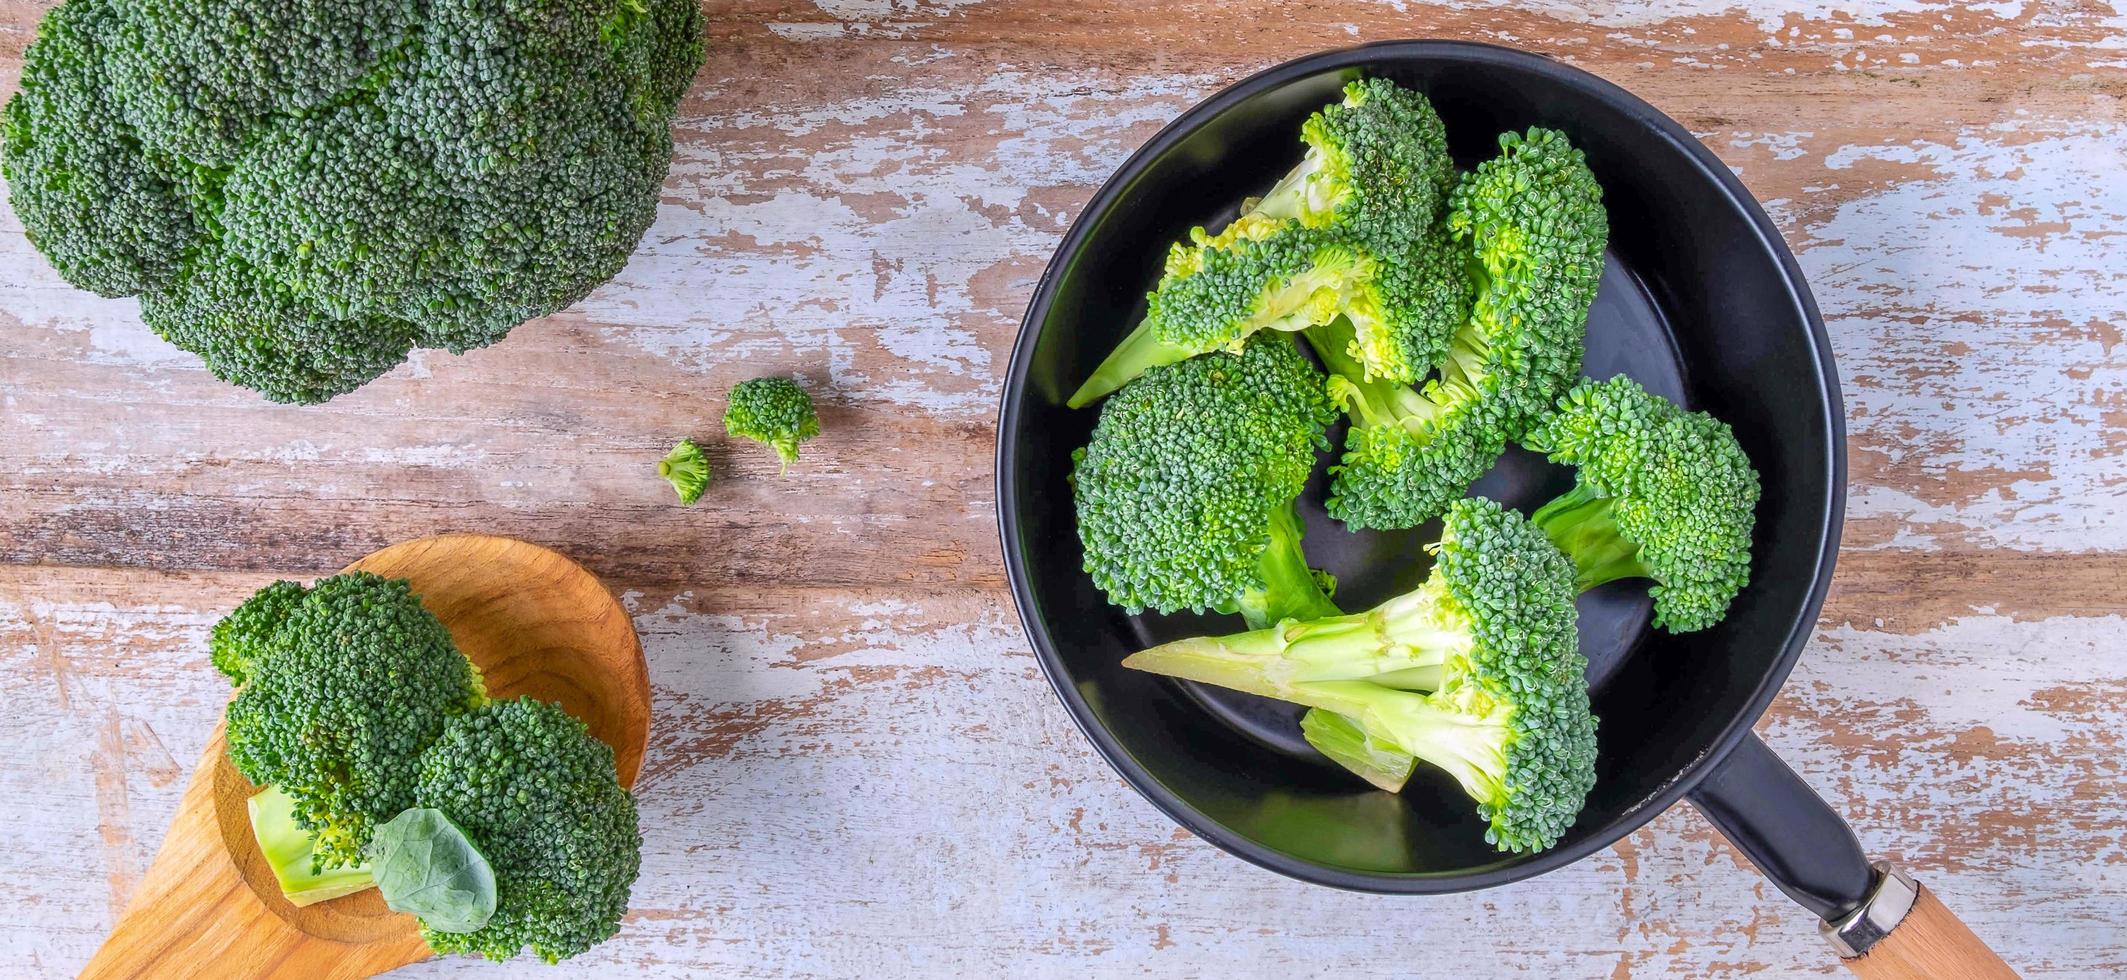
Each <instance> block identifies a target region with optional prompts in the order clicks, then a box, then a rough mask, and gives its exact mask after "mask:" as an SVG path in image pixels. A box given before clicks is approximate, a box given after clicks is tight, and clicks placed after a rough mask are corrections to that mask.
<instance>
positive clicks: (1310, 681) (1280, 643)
mask: <svg viewBox="0 0 2127 980" xmlns="http://www.w3.org/2000/svg"><path fill="white" fill-rule="evenodd" d="M1445 596H1446V593H1445V591H1444V588H1443V587H1441V586H1439V585H1436V584H1432V583H1428V584H1427V585H1425V586H1421V587H1419V588H1418V589H1416V590H1414V591H1412V592H1408V593H1405V594H1404V595H1402V596H1398V597H1397V598H1395V599H1391V600H1389V601H1388V602H1385V603H1382V604H1381V605H1379V606H1376V607H1374V608H1373V609H1370V610H1367V611H1366V612H1363V613H1351V614H1347V615H1338V616H1328V617H1324V618H1320V619H1313V620H1300V619H1291V620H1286V621H1283V622H1279V623H1277V624H1275V625H1272V626H1267V627H1260V628H1257V629H1253V630H1250V631H1249V632H1246V633H1237V634H1234V635H1232V636H1223V637H1193V638H1191V639H1186V640H1177V641H1175V642H1173V643H1166V644H1162V645H1160V646H1156V647H1153V648H1151V649H1149V650H1143V651H1140V652H1138V653H1135V654H1132V655H1131V656H1130V657H1128V658H1127V659H1125V660H1124V661H1123V666H1125V667H1131V668H1134V669H1137V670H1145V671H1151V672H1152V673H1155V674H1165V675H1167V676H1169V677H1179V678H1182V679H1184V680H1193V681H1200V682H1203V683H1206V684H1216V685H1218V686H1220V687H1227V688H1232V689H1234V690H1237V691H1245V692H1247V693H1249V694H1260V695H1262V696H1264V697H1269V698H1277V699H1278V700H1281V701H1292V702H1295V703H1298V704H1304V705H1308V706H1309V707H1315V708H1325V709H1328V710H1330V711H1337V712H1341V713H1343V714H1356V711H1354V710H1347V709H1348V708H1357V709H1364V708H1365V707H1366V704H1365V702H1363V701H1360V702H1353V701H1350V700H1348V699H1345V698H1341V697H1339V698H1331V697H1328V696H1326V692H1324V691H1323V690H1321V685H1322V683H1323V682H1332V681H1348V680H1367V681H1369V682H1370V683H1369V684H1368V685H1367V686H1370V687H1379V688H1380V689H1382V690H1391V688H1387V687H1381V685H1380V684H1379V683H1371V682H1372V681H1374V680H1375V679H1385V680H1387V681H1390V682H1396V683H1418V682H1422V681H1425V680H1430V681H1431V682H1433V683H1438V680H1439V674H1440V670H1441V668H1442V667H1443V666H1444V665H1445V664H1447V662H1448V661H1449V660H1450V659H1451V658H1455V657H1461V656H1466V655H1467V654H1468V653H1469V651H1470V650H1471V649H1472V648H1473V645H1474V638H1473V637H1472V635H1471V634H1470V633H1469V631H1468V630H1467V629H1466V628H1464V627H1463V626H1462V624H1461V623H1460V617H1458V616H1456V615H1454V614H1452V613H1449V612H1447V611H1446V610H1445V609H1443V608H1442V607H1441V603H1442V600H1443V599H1444V598H1445Z"/></svg>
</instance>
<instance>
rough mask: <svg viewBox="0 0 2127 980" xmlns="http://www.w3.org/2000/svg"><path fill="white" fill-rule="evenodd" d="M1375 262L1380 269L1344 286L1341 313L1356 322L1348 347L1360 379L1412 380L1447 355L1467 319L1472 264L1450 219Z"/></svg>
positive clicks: (1422, 374) (1437, 224) (1403, 381)
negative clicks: (1397, 257)
mask: <svg viewBox="0 0 2127 980" xmlns="http://www.w3.org/2000/svg"><path fill="white" fill-rule="evenodd" d="M1395 254H1400V255H1403V256H1405V258H1404V259H1402V260H1400V261H1380V262H1376V263H1375V264H1374V268H1375V269H1377V270H1378V271H1379V274H1378V275H1377V276H1375V277H1374V278H1373V279H1372V280H1370V281H1364V282H1357V283H1354V284H1352V285H1351V286H1350V287H1349V288H1348V289H1347V296H1346V299H1345V302H1344V305H1343V313H1344V315H1345V317H1346V318H1348V319H1349V320H1350V321H1351V324H1352V339H1351V347H1350V350H1351V354H1352V357H1353V358H1354V359H1355V360H1357V361H1358V364H1359V368H1360V371H1361V380H1372V379H1375V378H1379V379H1381V380H1385V381H1395V382H1402V383H1406V384H1408V383H1410V382H1413V381H1417V380H1419V379H1421V378H1424V377H1425V376H1426V375H1427V374H1428V373H1430V372H1431V371H1432V370H1433V369H1434V367H1435V366H1436V365H1438V364H1440V363H1441V361H1442V360H1443V359H1444V358H1445V357H1446V356H1447V354H1448V353H1449V351H1450V350H1451V348H1452V345H1453V343H1454V339H1455V334H1456V332H1457V331H1459V330H1461V329H1462V327H1463V325H1464V324H1465V323H1467V322H1468V321H1469V316H1470V285H1471V283H1470V277H1469V263H1468V261H1467V258H1466V256H1465V254H1464V251H1463V250H1462V249H1461V248H1459V247H1458V246H1457V245H1456V244H1455V242H1454V240H1453V237H1452V236H1451V235H1450V233H1449V232H1448V228H1447V222H1445V221H1440V222H1436V223H1434V225H1433V226H1432V230H1431V232H1429V233H1428V234H1427V235H1426V236H1425V237H1424V238H1422V239H1420V240H1419V241H1418V243H1417V244H1416V245H1414V246H1412V247H1411V248H1409V249H1406V250H1404V251H1402V252H1400V253H1395Z"/></svg>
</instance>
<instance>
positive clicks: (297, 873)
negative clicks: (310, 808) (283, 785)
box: [245, 786, 377, 907]
mask: <svg viewBox="0 0 2127 980" xmlns="http://www.w3.org/2000/svg"><path fill="white" fill-rule="evenodd" d="M245 809H246V810H247V811H249V812H250V814H251V836H252V838H253V839H255V840H257V841H258V850H259V856H260V857H263V858H265V859H266V864H267V866H268V867H270V868H272V869H273V878H274V880H275V881H277V882H279V883H280V886H281V895H282V897H284V898H286V899H288V901H289V902H290V903H291V904H294V905H296V906H298V907H300V906H304V905H316V904H317V903H319V902H325V901H330V900H332V899H335V898H339V897H341V896H344V895H352V894H354V893H356V892H359V891H365V890H367V889H370V888H375V887H376V885H377V881H376V879H375V878H373V877H371V876H370V868H369V863H368V862H367V861H360V862H356V863H354V864H345V865H340V866H338V867H333V868H320V867H318V866H317V862H316V860H315V857H316V841H315V840H314V839H313V837H312V835H311V833H310V831H309V830H306V829H304V827H303V825H302V824H300V823H298V822H297V821H296V816H295V812H296V802H295V800H294V799H293V798H291V797H289V795H288V794H287V793H284V792H281V790H280V789H279V788H277V787H273V786H268V787H266V788H265V789H262V790H259V791H258V792H257V793H254V794H252V796H251V799H249V800H247V801H245Z"/></svg>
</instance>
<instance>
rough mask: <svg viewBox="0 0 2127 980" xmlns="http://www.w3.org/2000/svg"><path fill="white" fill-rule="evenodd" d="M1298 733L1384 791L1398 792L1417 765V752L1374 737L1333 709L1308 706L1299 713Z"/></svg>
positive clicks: (1323, 752) (1334, 759) (1317, 748)
mask: <svg viewBox="0 0 2127 980" xmlns="http://www.w3.org/2000/svg"><path fill="white" fill-rule="evenodd" d="M1300 734H1302V735H1305V736H1307V744H1309V745H1312V746H1314V747H1315V751H1317V752H1320V753H1322V754H1323V755H1325V756H1328V757H1329V760H1330V761H1331V762H1334V763H1336V764H1338V765H1340V766H1343V767H1344V768H1346V769H1348V770H1350V771H1351V772H1352V773H1353V774H1354V775H1356V776H1358V777H1359V778H1361V779H1364V780H1366V781H1367V782H1369V783H1372V784H1373V785H1374V787H1375V788H1376V789H1380V790H1383V791H1385V792H1389V793H1395V792H1400V791H1401V790H1402V789H1403V784H1404V783H1406V782H1409V781H1410V778H1411V771H1412V770H1414V769H1416V768H1417V765H1418V757H1417V756H1414V755H1412V754H1410V753H1409V752H1405V751H1403V750H1402V749H1400V748H1397V747H1396V746H1394V745H1390V744H1388V743H1387V742H1384V741H1382V740H1381V739H1378V738H1375V737H1374V736H1373V734H1372V733H1370V732H1368V731H1367V730H1366V729H1365V728H1364V727H1362V726H1361V725H1360V724H1359V723H1358V722H1356V721H1354V720H1352V719H1351V718H1350V717H1348V716H1346V715H1340V714H1337V713H1336V712H1334V711H1324V710H1322V709H1320V708H1309V709H1307V714H1305V715H1302V716H1301V717H1300Z"/></svg>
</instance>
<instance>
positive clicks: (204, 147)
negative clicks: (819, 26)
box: [0, 0, 701, 402]
mask: <svg viewBox="0 0 2127 980" xmlns="http://www.w3.org/2000/svg"><path fill="white" fill-rule="evenodd" d="M700 33H701V26H700V14H699V12H698V10H697V9H696V7H695V5H694V4H692V3H688V2H685V0H532V2H527V3H523V4H516V5H497V4H493V3H489V2H486V0H431V2H427V3H421V4H403V3H401V4H345V3H333V2H327V0H294V2H268V0H201V2H193V3H174V2H170V0H68V2H66V3H63V4H61V5H60V6H59V7H57V8H55V9H54V10H53V12H52V13H51V14H49V15H48V16H47V17H46V19H45V22H44V25H43V27H42V29H41V31H40V36H39V39H38V41H37V42H36V43H34V44H32V45H31V46H30V48H29V51H28V52H27V54H26V56H25V64H24V72H23V84H22V88H21V91H20V92H19V93H18V94H17V95H16V96H15V98H13V99H12V100H10V102H9V103H8V106H7V108H6V109H5V111H4V115H0V139H4V144H0V172H4V173H5V175H6V177H7V179H8V183H9V188H10V195H11V199H12V201H13V203H14V206H15V209H16V211H17V213H18V214H19V215H20V216H21V218H22V221H23V226H24V228H25V229H26V230H27V232H28V233H29V236H30V238H31V239H32V241H33V242H35V243H36V245H37V247H38V248H39V250H41V251H43V252H44V253H45V255H46V256H47V258H49V259H50V260H51V262H52V264H53V266H54V268H56V269H57V270H58V271H59V273H60V275H61V276H62V277H64V278H66V279H67V281H69V282H72V283H74V284H76V285H78V286H81V287H82V288H85V289H90V290H94V291H96V292H99V293H102V294H104V295H110V296H117V295H127V294H133V293H138V294H140V295H141V296H142V299H143V303H142V307H143V308H142V319H143V320H145V321H146V322H147V323H148V325H149V326H150V327H151V328H153V329H154V330H155V331H156V332H157V333H158V334H160V335H162V336H165V337H168V338H171V339H172V340H173V342H176V343H178V344H180V345H181V346H184V347H186V349H188V350H192V351H194V352H195V353H198V354H200V355H201V357H202V358H203V359H205V360H206V361H207V363H208V365H209V366H210V367H211V368H212V369H213V370H214V372H215V373H216V375H217V376H219V377H222V378H224V379H226V380H230V381H233V382H235V383H237V384H241V385H245V386H247V387H252V388H255V389H257V390H259V391H260V392H261V393H262V394H264V395H265V396H266V397H268V398H270V399H273V400H276V401H293V402H316V401H323V400H325V399H327V398H330V397H332V396H333V395H336V394H341V393H344V392H346V391H350V390H353V389H354V388H356V387H359V386H360V385H362V384H363V383H366V382H367V381H368V380H370V379H371V378H374V377H375V376H377V375H378V374H381V373H383V372H384V371H387V370H389V369H390V368H391V367H392V366H394V365H396V364H397V363H399V362H400V361H401V360H403V359H404V358H405V356H406V353H407V351H408V350H410V349H411V348H412V347H413V346H415V345H420V346H429V347H441V348H445V349H448V350H451V351H453V352H461V351H464V350H467V349H470V348H473V347H479V346H484V345H486V344H490V343H493V342H495V341H496V340H499V339H501V337H502V336H503V335H504V334H505V333H507V332H508V331H509V329H510V328H511V327H513V326H515V325H516V324H517V323H520V322H523V321H524V320H526V319H530V318H532V317H537V316H543V315H545V314H547V313H551V312H553V311H555V310H558V309H561V308H563V307H565V306H568V305H569V304H571V303H574V302H576V301H577V300H579V299H581V298H582V297H583V296H584V295H586V294H587V293H589V291H590V290H591V289H592V288H593V287H595V286H596V285H598V284H599V283H601V282H603V281H605V280H606V279H608V278H610V277H612V275H614V274H615V273H616V272H618V271H619V269H620V267H621V265H622V264H623V263H624V262H625V261H626V260H627V257H628V255H629V253H631V252H632V251H633V249H634V247H635V243H636V241H637V240H638V239H639V238H640V237H641V235H642V233H643V232H644V230H646V229H647V228H648V227H649V223H650V220H651V218H652V217H653V216H654V213H655V209H656V206H657V199H658V194H659V189H660V187H661V185H662V183H663V181H664V175H665V171H666V169H667V166H668V165H669V162H670V159H671V136H670V129H669V127H670V123H671V121H672V118H673V115H674V113H675V111H676V108H677V103H678V99H679V97H680V95H681V94H682V93H683V92H684V91H685V89H686V86H687V84H688V81H689V80H690V79H691V78H692V76H693V73H694V69H695V67H696V66H697V65H698V64H699V61H700V57H701V51H700V48H701V41H700Z"/></svg>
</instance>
